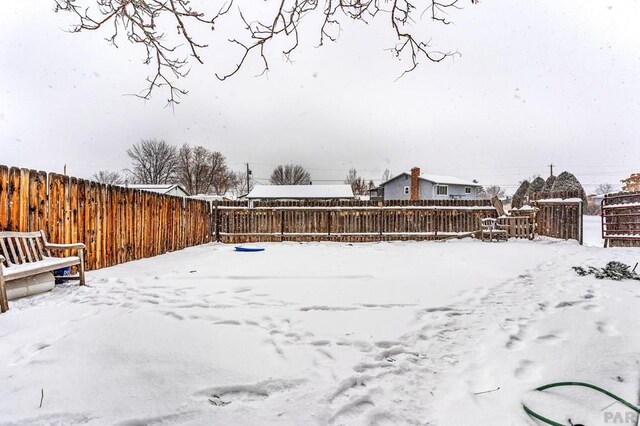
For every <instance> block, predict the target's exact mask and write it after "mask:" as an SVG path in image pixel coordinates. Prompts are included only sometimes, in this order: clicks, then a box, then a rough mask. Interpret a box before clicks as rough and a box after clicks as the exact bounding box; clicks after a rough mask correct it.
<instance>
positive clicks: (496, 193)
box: [478, 185, 505, 200]
mask: <svg viewBox="0 0 640 426" xmlns="http://www.w3.org/2000/svg"><path fill="white" fill-rule="evenodd" d="M478 195H479V196H480V198H486V199H489V200H490V199H492V198H493V197H498V198H504V197H505V190H504V189H502V188H501V187H499V186H498V185H491V186H486V187H484V188H482V189H481V190H480V193H479V194H478Z"/></svg>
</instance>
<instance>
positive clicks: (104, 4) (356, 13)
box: [53, 0, 478, 103]
mask: <svg viewBox="0 0 640 426" xmlns="http://www.w3.org/2000/svg"><path fill="white" fill-rule="evenodd" d="M470 1H471V3H477V2H478V0H470ZM53 2H54V4H55V11H56V12H58V11H65V12H69V13H71V14H72V15H73V16H74V20H75V24H74V25H73V26H72V28H71V31H72V32H76V33H79V32H83V31H99V30H101V29H102V30H104V31H106V33H107V40H108V41H109V42H110V43H112V44H113V45H115V46H117V43H120V42H121V41H125V42H126V41H128V42H130V43H133V44H134V45H137V46H142V47H143V48H144V50H145V52H146V56H145V58H144V63H145V64H147V65H148V66H149V67H150V68H151V69H152V70H153V71H152V72H151V75H150V76H149V77H147V83H148V84H147V87H146V89H144V90H143V91H142V92H141V93H140V94H139V95H138V96H140V97H142V98H144V99H149V97H150V96H151V94H152V92H153V91H154V90H155V89H157V88H161V87H162V88H166V89H167V90H168V92H169V96H168V101H169V103H177V102H178V101H179V98H180V96H181V95H184V94H186V93H187V91H186V90H184V89H181V88H179V87H178V86H176V84H175V81H176V80H179V79H181V78H184V77H186V76H187V74H188V73H189V69H190V68H189V61H190V60H191V61H195V62H197V63H200V64H202V63H204V60H203V56H202V50H203V49H205V48H206V47H208V46H207V44H206V43H205V42H203V41H198V40H196V38H194V36H193V34H198V30H199V28H197V27H203V28H206V29H211V30H215V29H216V27H217V25H218V23H219V22H220V21H224V22H225V23H229V24H230V25H227V28H231V31H232V34H230V35H225V38H226V39H228V40H229V42H230V43H231V44H232V45H233V46H235V47H237V50H238V57H237V59H231V60H230V61H229V62H231V63H235V64H236V65H235V66H232V67H231V68H230V69H229V70H228V71H225V72H222V73H216V76H217V78H218V79H220V80H225V79H226V78H228V77H230V76H232V75H234V74H236V73H237V72H238V71H239V70H240V69H241V68H242V67H243V66H244V65H245V63H248V62H252V63H255V62H259V63H261V64H262V65H261V66H262V73H265V72H267V71H268V70H269V61H268V59H267V55H266V51H267V50H268V48H266V46H270V45H273V46H277V47H276V48H277V49H278V48H279V49H281V51H282V53H283V55H284V58H285V60H290V59H291V54H292V53H293V51H294V50H296V48H297V47H298V44H299V42H300V40H301V39H302V37H301V35H300V31H301V30H302V28H303V27H302V23H303V22H304V23H305V25H307V26H306V27H304V28H307V27H308V28H309V30H305V31H312V32H313V31H315V32H316V33H317V37H318V45H319V46H322V45H323V44H324V42H325V41H327V40H330V41H336V40H337V38H338V36H339V33H340V30H341V28H342V26H343V25H344V24H345V23H346V22H347V21H358V22H362V23H365V24H380V25H383V26H385V27H387V26H390V28H391V29H392V31H393V35H394V37H393V38H394V39H393V41H392V42H391V43H390V49H389V50H390V51H391V52H392V53H393V55H394V56H395V57H396V58H399V59H406V60H407V62H408V64H407V67H406V68H405V69H406V71H405V72H409V71H413V70H414V69H415V68H416V67H417V66H418V64H419V62H420V61H421V60H427V61H431V62H440V61H442V60H444V59H446V58H448V57H451V56H454V55H455V54H456V53H457V52H451V51H442V50H435V49H432V48H431V47H430V45H429V42H430V39H431V37H430V36H429V35H428V34H425V32H424V29H426V27H427V26H426V25H425V24H424V21H423V18H426V19H430V20H431V21H433V22H436V23H441V24H445V25H446V24H449V23H450V22H449V18H448V17H449V12H453V11H455V10H457V9H461V5H462V0H446V1H442V0H415V1H414V0H411V1H409V0H393V1H390V2H382V1H377V0H325V1H318V0H280V1H275V0H266V1H265V2H263V4H261V5H258V4H256V3H255V2H246V3H244V4H242V3H240V2H239V1H236V4H234V0H228V1H226V2H225V3H224V4H223V5H222V8H221V9H219V10H217V11H211V12H208V11H205V9H204V8H205V7H206V6H207V3H206V2H205V3H204V4H201V5H200V6H201V7H202V8H203V9H200V10H197V9H194V7H193V6H192V4H191V1H190V0H169V1H158V0H135V1H133V0H53ZM249 5H250V6H249ZM314 15H315V16H316V19H315V21H314V18H312V16H314ZM318 18H319V19H318ZM314 22H315V24H316V28H315V29H314V28H313V27H310V25H313V23H314ZM234 23H235V25H236V27H233V25H234ZM176 29H177V31H176ZM256 59H257V61H256Z"/></svg>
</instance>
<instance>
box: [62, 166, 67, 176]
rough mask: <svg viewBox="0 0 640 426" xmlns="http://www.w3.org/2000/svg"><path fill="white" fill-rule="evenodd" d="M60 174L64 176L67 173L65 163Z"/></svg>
mask: <svg viewBox="0 0 640 426" xmlns="http://www.w3.org/2000/svg"><path fill="white" fill-rule="evenodd" d="M62 174H63V175H65V176H66V175H67V165H66V164H65V165H64V168H63V171H62Z"/></svg>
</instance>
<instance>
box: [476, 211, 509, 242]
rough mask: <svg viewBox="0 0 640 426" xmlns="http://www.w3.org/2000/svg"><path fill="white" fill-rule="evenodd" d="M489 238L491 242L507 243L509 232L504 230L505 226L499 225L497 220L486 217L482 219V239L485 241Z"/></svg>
mask: <svg viewBox="0 0 640 426" xmlns="http://www.w3.org/2000/svg"><path fill="white" fill-rule="evenodd" d="M486 237H488V238H489V242H491V241H493V240H496V241H500V240H503V241H507V238H508V232H507V230H506V229H505V228H504V226H503V225H500V224H498V223H497V220H496V219H494V218H492V217H486V218H484V219H482V234H481V239H482V241H485V238H486Z"/></svg>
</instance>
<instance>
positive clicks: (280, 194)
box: [247, 185, 353, 200]
mask: <svg viewBox="0 0 640 426" xmlns="http://www.w3.org/2000/svg"><path fill="white" fill-rule="evenodd" d="M247 198H248V199H277V200H283V199H295V200H298V199H326V198H353V191H352V190H351V185H258V186H256V187H255V188H253V190H252V191H251V192H250V193H249V194H248V195H247Z"/></svg>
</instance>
